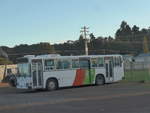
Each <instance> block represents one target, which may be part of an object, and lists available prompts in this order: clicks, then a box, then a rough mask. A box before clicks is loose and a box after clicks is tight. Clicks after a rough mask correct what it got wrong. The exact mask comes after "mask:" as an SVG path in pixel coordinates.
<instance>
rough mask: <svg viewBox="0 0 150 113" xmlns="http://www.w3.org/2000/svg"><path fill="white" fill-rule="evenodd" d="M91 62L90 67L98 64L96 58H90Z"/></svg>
mask: <svg viewBox="0 0 150 113" xmlns="http://www.w3.org/2000/svg"><path fill="white" fill-rule="evenodd" d="M91 64H92V67H97V66H98V61H97V58H91Z"/></svg>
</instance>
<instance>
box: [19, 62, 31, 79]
mask: <svg viewBox="0 0 150 113" xmlns="http://www.w3.org/2000/svg"><path fill="white" fill-rule="evenodd" d="M18 74H19V76H30V72H29V64H28V63H20V64H18Z"/></svg>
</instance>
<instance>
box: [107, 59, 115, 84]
mask: <svg viewBox="0 0 150 113" xmlns="http://www.w3.org/2000/svg"><path fill="white" fill-rule="evenodd" d="M105 69H106V81H108V82H113V80H114V68H113V64H112V61H111V60H105Z"/></svg>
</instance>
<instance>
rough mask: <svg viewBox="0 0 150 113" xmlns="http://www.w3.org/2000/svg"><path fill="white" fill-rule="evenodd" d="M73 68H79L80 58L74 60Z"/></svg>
mask: <svg viewBox="0 0 150 113" xmlns="http://www.w3.org/2000/svg"><path fill="white" fill-rule="evenodd" d="M72 68H79V60H78V59H73V60H72Z"/></svg>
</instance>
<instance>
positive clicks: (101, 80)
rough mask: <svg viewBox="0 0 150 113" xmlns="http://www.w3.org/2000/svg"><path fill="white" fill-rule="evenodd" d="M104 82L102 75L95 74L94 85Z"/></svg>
mask: <svg viewBox="0 0 150 113" xmlns="http://www.w3.org/2000/svg"><path fill="white" fill-rule="evenodd" d="M104 84H105V78H104V76H103V75H97V76H96V79H95V85H97V86H99V85H104Z"/></svg>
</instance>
